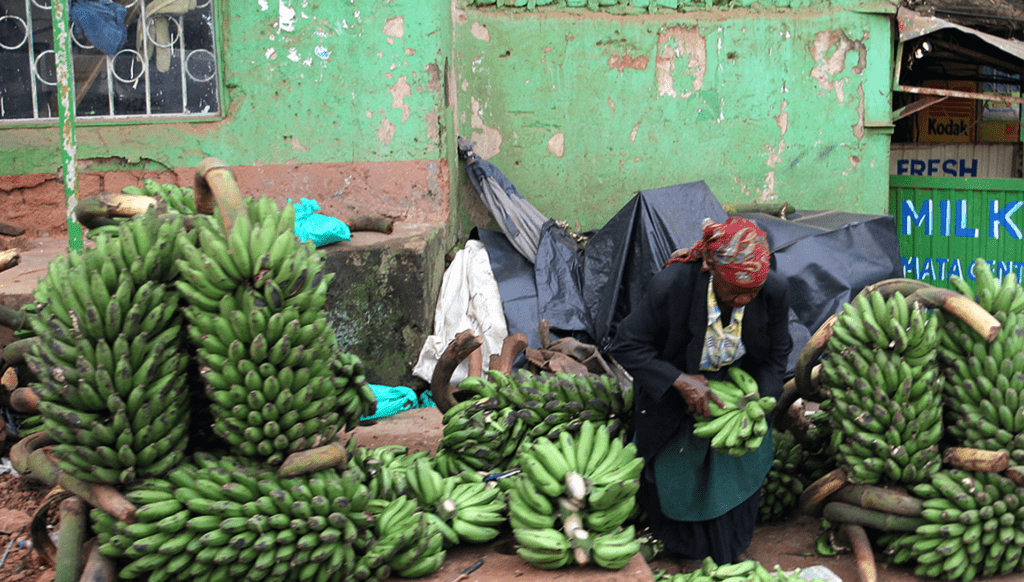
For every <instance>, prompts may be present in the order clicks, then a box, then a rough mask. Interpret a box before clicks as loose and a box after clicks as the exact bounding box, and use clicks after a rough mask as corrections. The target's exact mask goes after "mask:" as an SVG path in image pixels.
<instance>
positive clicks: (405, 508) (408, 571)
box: [353, 495, 447, 580]
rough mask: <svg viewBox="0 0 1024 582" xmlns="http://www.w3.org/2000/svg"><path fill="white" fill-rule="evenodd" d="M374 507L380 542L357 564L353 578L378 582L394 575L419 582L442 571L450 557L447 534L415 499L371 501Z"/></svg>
mask: <svg viewBox="0 0 1024 582" xmlns="http://www.w3.org/2000/svg"><path fill="white" fill-rule="evenodd" d="M370 506H371V508H372V509H375V510H376V511H375V514H374V515H375V523H374V526H373V531H374V533H375V534H376V535H375V538H376V541H375V543H373V544H370V545H369V547H368V548H367V551H366V553H365V554H363V555H362V556H361V557H360V558H359V560H358V561H357V562H356V568H355V569H354V572H353V578H355V579H356V580H363V579H366V578H367V577H369V576H368V574H371V573H372V574H373V576H374V577H375V578H377V579H378V580H384V579H387V578H388V576H389V575H390V573H396V574H398V575H399V576H401V577H402V578H418V577H421V576H426V575H428V574H433V573H434V572H437V571H438V570H439V569H440V568H441V565H442V564H443V563H444V559H445V556H446V555H447V551H446V550H445V541H446V539H445V534H444V532H442V531H441V529H439V528H438V527H437V522H436V521H431V520H430V519H428V515H429V514H427V513H425V512H423V511H421V510H420V509H419V506H418V505H417V503H416V501H415V500H414V499H410V498H408V497H406V496H404V495H402V496H399V497H396V498H395V499H393V500H390V501H384V500H374V501H371V502H370Z"/></svg>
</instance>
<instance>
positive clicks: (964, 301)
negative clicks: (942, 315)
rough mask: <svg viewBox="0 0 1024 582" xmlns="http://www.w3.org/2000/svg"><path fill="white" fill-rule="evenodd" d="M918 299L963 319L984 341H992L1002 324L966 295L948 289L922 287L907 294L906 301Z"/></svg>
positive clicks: (930, 306)
mask: <svg viewBox="0 0 1024 582" xmlns="http://www.w3.org/2000/svg"><path fill="white" fill-rule="evenodd" d="M914 300H917V301H920V302H921V303H922V304H923V305H924V306H925V307H928V308H930V309H941V310H943V311H945V312H946V313H949V314H950V315H952V316H954V317H958V318H960V319H961V320H963V322H964V323H966V324H967V325H969V326H970V327H971V329H973V330H974V331H976V332H978V335H980V336H981V337H983V338H985V341H987V342H992V341H994V340H995V339H996V336H998V335H999V331H1000V330H1001V329H1002V325H1001V324H1000V323H999V320H998V319H996V318H995V317H993V316H992V314H991V313H989V312H988V311H985V308H984V307H982V306H980V305H978V304H977V303H976V302H974V301H973V300H971V299H970V298H968V297H967V296H966V295H963V294H961V293H957V292H956V291H952V290H950V289H940V288H938V287H922V288H921V289H918V290H917V291H914V292H913V293H912V294H911V295H908V296H907V302H908V303H911V302H912V301H914Z"/></svg>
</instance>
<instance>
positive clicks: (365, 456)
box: [347, 437, 420, 500]
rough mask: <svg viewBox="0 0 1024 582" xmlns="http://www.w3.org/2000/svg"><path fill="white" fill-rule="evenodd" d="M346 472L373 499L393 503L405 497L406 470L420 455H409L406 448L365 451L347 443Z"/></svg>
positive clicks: (395, 446)
mask: <svg viewBox="0 0 1024 582" xmlns="http://www.w3.org/2000/svg"><path fill="white" fill-rule="evenodd" d="M347 448H348V453H349V454H348V464H347V467H348V470H350V471H353V472H355V473H356V474H357V475H359V477H360V480H361V481H362V482H363V483H364V484H365V485H366V487H367V488H368V489H369V491H370V495H371V496H372V497H373V498H374V499H385V500H392V499H395V498H397V497H399V496H401V495H405V493H406V487H407V481H408V470H409V467H410V466H411V464H412V463H414V462H415V460H416V458H417V457H418V456H419V455H420V453H413V454H411V455H410V454H409V448H408V447H406V446H405V445H399V444H390V445H382V446H379V447H375V448H368V447H364V446H361V445H357V444H356V440H355V438H354V437H353V438H350V439H349V441H348V445H347Z"/></svg>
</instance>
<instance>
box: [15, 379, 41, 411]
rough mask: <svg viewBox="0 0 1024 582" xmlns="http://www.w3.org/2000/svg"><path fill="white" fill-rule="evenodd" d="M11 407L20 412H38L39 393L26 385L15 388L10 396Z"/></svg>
mask: <svg viewBox="0 0 1024 582" xmlns="http://www.w3.org/2000/svg"><path fill="white" fill-rule="evenodd" d="M10 403H11V408H13V409H14V410H15V412H20V413H22V414H38V413H39V395H38V394H36V391H35V390H33V389H32V388H29V387H28V386H22V387H20V388H15V389H14V390H12V391H11V396H10Z"/></svg>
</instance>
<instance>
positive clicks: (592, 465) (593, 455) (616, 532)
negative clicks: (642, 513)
mask: <svg viewBox="0 0 1024 582" xmlns="http://www.w3.org/2000/svg"><path fill="white" fill-rule="evenodd" d="M517 460H518V462H519V465H520V468H521V469H522V473H521V474H520V475H518V476H517V477H515V479H516V480H515V481H513V483H512V485H511V488H510V491H509V508H508V512H509V520H510V523H511V524H512V529H513V532H514V533H515V534H516V539H517V540H519V544H520V546H521V549H522V551H520V552H519V555H520V556H522V557H523V558H524V559H526V560H527V561H530V562H531V563H532V564H534V565H537V566H538V567H541V568H559V567H561V566H564V565H567V564H568V563H570V562H571V561H573V560H575V562H576V563H578V564H586V563H588V562H589V561H593V562H594V563H596V564H597V565H598V566H601V567H604V568H610V569H618V568H621V567H623V566H624V565H625V564H626V562H628V561H629V558H630V557H631V556H632V555H633V554H635V553H636V552H637V551H639V549H640V542H639V540H637V539H636V538H635V531H634V530H633V529H632V528H629V527H626V528H625V529H623V528H624V526H625V525H626V522H627V521H628V520H630V519H632V518H634V517H635V516H636V515H637V514H638V513H639V506H638V505H637V503H636V492H637V490H638V489H639V487H640V481H639V478H640V472H641V470H642V469H643V459H642V458H640V457H637V456H636V446H635V445H633V444H632V443H625V442H624V441H623V439H621V438H620V437H618V436H612V435H611V433H610V432H609V431H608V430H607V429H606V428H605V427H604V426H603V425H601V424H599V423H595V422H592V421H589V420H587V421H584V422H583V423H582V425H581V427H580V430H579V433H578V434H577V435H575V436H574V435H572V434H570V433H569V432H567V431H563V432H561V433H559V437H558V441H557V443H556V442H554V441H552V440H550V439H548V438H547V437H539V438H537V439H534V440H533V441H532V442H531V443H530V444H529V445H528V446H527V447H525V448H524V449H523V450H521V451H520V453H519V454H518V459H517ZM559 527H561V530H559V529H558V528H559ZM538 532H554V533H555V534H560V535H562V536H563V537H564V538H565V540H566V543H565V544H564V545H563V544H560V543H559V544H554V545H548V544H547V542H553V541H554V540H556V539H559V538H558V536H557V535H553V534H551V533H538ZM627 538H628V539H627ZM602 539H604V540H605V541H604V542H599V540H602ZM524 540H535V541H532V542H531V541H524ZM565 552H568V557H566V555H565ZM552 554H555V555H552Z"/></svg>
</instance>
